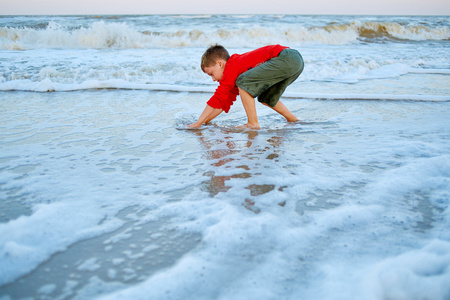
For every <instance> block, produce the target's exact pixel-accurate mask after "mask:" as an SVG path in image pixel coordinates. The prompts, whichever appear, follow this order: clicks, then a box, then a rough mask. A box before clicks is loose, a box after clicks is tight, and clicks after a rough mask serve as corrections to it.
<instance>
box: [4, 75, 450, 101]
mask: <svg viewBox="0 0 450 300" xmlns="http://www.w3.org/2000/svg"><path fill="white" fill-rule="evenodd" d="M92 89H117V90H148V91H164V92H181V93H207V94H212V93H213V92H214V90H215V87H213V86H184V85H177V84H152V83H132V82H128V81H125V80H122V79H110V80H104V81H101V80H87V81H85V82H82V83H77V84H65V83H58V82H53V81H52V80H50V79H48V78H47V79H44V80H42V81H40V82H32V81H30V80H17V81H9V82H3V83H0V91H27V92H28V91H32V92H73V91H80V90H92ZM283 98H291V99H313V100H367V101H377V100H378V101H417V102H449V101H450V96H442V95H412V94H403V95H396V94H395V95H394V94H352V93H348V94H342V93H335V94H331V93H303V92H286V93H284V94H283Z"/></svg>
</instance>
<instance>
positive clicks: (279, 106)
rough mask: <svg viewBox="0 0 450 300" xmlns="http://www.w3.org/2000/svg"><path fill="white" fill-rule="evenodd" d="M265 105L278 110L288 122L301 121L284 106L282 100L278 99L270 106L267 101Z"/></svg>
mask: <svg viewBox="0 0 450 300" xmlns="http://www.w3.org/2000/svg"><path fill="white" fill-rule="evenodd" d="M263 104H264V105H265V106H268V107H270V108H272V109H273V110H274V111H276V112H277V113H279V114H280V115H282V116H283V117H285V118H286V120H287V121H288V122H297V121H299V119H298V118H297V117H296V116H294V115H293V114H292V113H291V111H290V110H289V109H288V108H287V107H286V106H284V104H283V103H282V102H281V101H278V102H277V104H276V105H275V106H274V107H271V106H269V105H268V104H266V103H263Z"/></svg>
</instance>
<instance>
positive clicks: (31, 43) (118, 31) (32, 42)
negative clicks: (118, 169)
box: [0, 20, 450, 50]
mask: <svg viewBox="0 0 450 300" xmlns="http://www.w3.org/2000/svg"><path fill="white" fill-rule="evenodd" d="M164 30H165V29H164ZM380 39H382V40H388V41H389V40H390V41H395V40H399V39H401V40H412V41H423V40H450V28H449V27H448V26H438V25H435V26H432V25H422V24H418V25H411V24H410V25H403V24H400V23H396V22H390V23H389V22H369V21H366V22H361V21H358V20H356V21H353V22H351V23H345V24H329V25H325V26H305V25H299V24H278V25H277V26H268V25H267V26H266V25H255V24H254V25H248V26H244V25H241V26H240V27H235V28H231V29H210V28H209V27H208V26H206V25H205V26H201V25H199V26H198V28H192V29H180V28H172V29H167V30H166V31H163V29H162V28H161V29H159V30H155V29H153V30H142V31H139V30H138V29H136V28H134V27H133V26H130V25H128V24H127V23H118V22H105V21H104V20H100V21H95V22H93V23H92V24H91V25H90V26H88V27H77V28H68V27H64V26H62V25H60V24H59V23H56V22H53V21H52V22H49V23H48V25H47V26H46V27H44V26H43V24H40V25H39V26H38V27H21V28H14V27H2V28H0V49H4V50H29V49H42V48H76V49H80V48H81V49H91V48H93V49H108V48H119V49H129V48H171V47H205V46H207V45H210V44H211V43H212V42H213V41H214V42H221V43H226V44H227V45H228V46H229V47H254V46H255V45H264V44H272V43H283V44H289V45H302V44H306V43H317V44H330V45H339V44H348V43H352V42H358V41H364V42H378V41H379V40H380Z"/></svg>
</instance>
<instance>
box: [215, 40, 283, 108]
mask: <svg viewBox="0 0 450 300" xmlns="http://www.w3.org/2000/svg"><path fill="white" fill-rule="evenodd" d="M286 48H288V47H285V46H281V45H270V46H265V47H262V48H258V49H256V50H253V51H250V52H246V53H244V54H233V55H231V57H230V58H229V59H228V61H227V63H226V65H225V69H224V71H223V77H222V79H221V80H220V81H219V86H218V87H217V89H216V91H215V93H214V95H213V96H212V97H211V99H209V101H208V102H207V104H208V105H209V106H211V107H213V108H217V109H223V111H224V112H226V113H228V111H229V110H230V107H231V105H233V102H234V101H236V96H237V95H239V90H238V87H237V86H236V79H237V78H238V77H239V75H241V74H242V73H244V72H246V71H248V70H250V69H251V68H254V67H256V66H258V65H260V64H262V63H264V62H266V61H268V60H269V59H271V58H274V57H276V56H278V54H280V52H281V51H283V50H284V49H286Z"/></svg>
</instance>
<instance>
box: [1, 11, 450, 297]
mask: <svg viewBox="0 0 450 300" xmlns="http://www.w3.org/2000/svg"><path fill="white" fill-rule="evenodd" d="M449 42H450V18H449V17H444V16H443V17H438V16H437V17H425V16H420V17H419V16H417V17H410V16H389V17H387V16H297V15H198V16H196V15H164V16H156V15H153V16H14V17H9V16H0V299H1V300H7V299H8V300H9V299H370V300H372V299H431V300H435V299H439V300H445V299H450V284H449V282H450V230H449V229H450V210H449V203H450V131H449V128H450V118H449V116H450V51H449V50H450V44H449ZM215 43H220V44H223V45H224V46H225V47H227V48H228V49H229V51H230V53H242V52H245V51H249V50H252V49H254V48H256V47H259V46H263V45H267V44H275V43H279V44H283V45H286V46H289V47H291V48H295V49H297V50H299V51H300V52H301V54H302V56H303V58H304V60H305V70H304V72H303V74H302V75H301V76H300V77H299V79H298V80H297V81H296V82H295V83H293V84H292V85H291V86H290V87H289V88H288V90H287V91H286V94H285V97H284V98H283V102H284V103H285V104H286V106H288V107H289V108H290V109H291V111H293V112H294V114H295V115H297V116H298V117H299V118H300V119H301V120H302V122H299V123H296V124H287V123H286V122H285V121H284V120H283V118H282V117H280V116H279V115H277V114H276V113H274V112H273V111H272V110H270V109H268V108H266V107H262V106H261V105H259V106H258V107H257V108H258V116H259V119H260V125H261V127H262V129H261V130H258V131H254V130H240V129H236V126H237V125H241V124H243V123H245V122H246V116H245V112H244V110H243V108H242V105H241V103H240V101H239V99H238V100H237V101H236V104H235V105H234V106H233V107H232V108H231V110H230V113H229V114H222V115H220V116H219V117H218V118H217V119H215V120H214V122H213V124H211V125H208V126H203V127H201V128H200V129H196V130H187V129H186V126H185V125H186V124H189V123H191V122H193V121H194V120H196V118H197V117H198V115H199V114H200V113H201V111H202V110H203V108H204V106H205V102H206V101H207V100H208V99H209V97H210V96H211V95H212V93H213V91H214V90H215V88H216V84H215V83H214V82H212V81H211V79H210V78H209V77H208V76H207V75H205V74H203V73H202V71H201V70H200V67H199V60H200V56H201V55H202V53H203V52H204V50H205V49H206V48H207V47H208V46H209V45H211V44H215Z"/></svg>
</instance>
